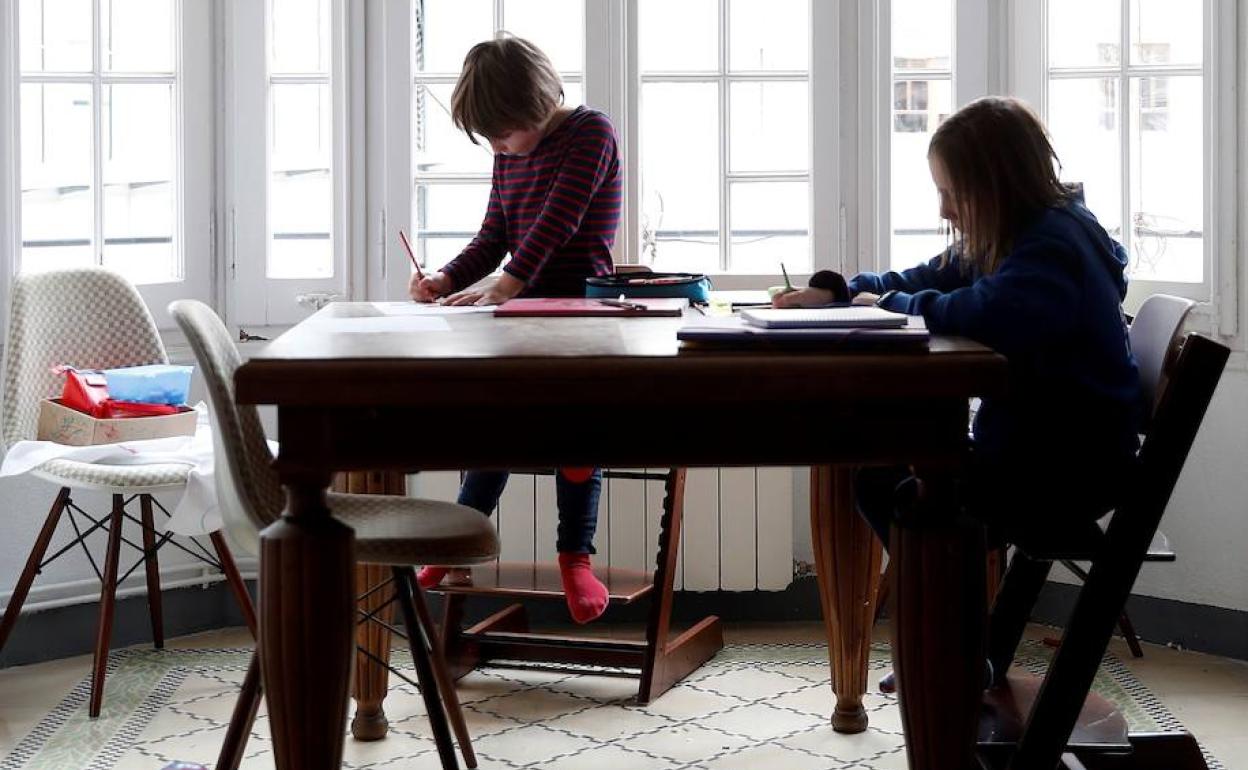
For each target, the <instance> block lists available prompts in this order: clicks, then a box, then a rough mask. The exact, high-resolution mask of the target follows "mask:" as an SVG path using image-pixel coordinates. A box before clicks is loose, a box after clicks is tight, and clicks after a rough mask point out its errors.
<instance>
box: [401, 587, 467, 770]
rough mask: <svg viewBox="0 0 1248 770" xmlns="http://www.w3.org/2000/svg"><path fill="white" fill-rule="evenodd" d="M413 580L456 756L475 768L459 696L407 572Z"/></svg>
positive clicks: (425, 608)
mask: <svg viewBox="0 0 1248 770" xmlns="http://www.w3.org/2000/svg"><path fill="white" fill-rule="evenodd" d="M408 570H409V573H410V576H411V577H412V578H413V582H412V585H413V587H414V588H413V590H412V603H413V604H414V605H415V608H416V619H417V620H418V621H419V622H420V625H421V626H422V627H423V628H424V631H425V636H426V637H428V639H429V651H430V655H429V657H430V659H431V663H432V664H433V675H434V677H436V678H437V680H438V690H439V691H440V692H441V693H442V702H443V704H445V706H446V715H447V717H448V718H450V720H451V729H452V730H454V731H455V738H456V740H458V741H459V753H460V754H462V755H463V756H464V764H465V765H467V766H468V767H469V768H474V767H476V766H477V754H476V752H475V751H473V749H472V736H471V735H470V734H469V733H468V725H467V723H466V722H464V710H463V708H462V707H461V706H460V705H459V695H458V694H457V693H456V692H455V680H454V679H452V678H451V672H450V670H449V669H447V667H446V657H445V656H444V655H443V654H442V645H441V644H439V643H438V629H437V626H435V625H434V624H433V616H432V615H430V613H429V606H428V605H427V604H426V603H425V592H424V591H422V590H421V588H420V586H419V585H418V584H416V583H415V581H414V578H415V574H416V573H415V570H412V569H411V568H408Z"/></svg>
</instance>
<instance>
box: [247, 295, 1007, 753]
mask: <svg viewBox="0 0 1248 770" xmlns="http://www.w3.org/2000/svg"><path fill="white" fill-rule="evenodd" d="M690 312H692V311H690ZM385 317H386V314H385V313H384V312H383V310H382V309H381V308H380V307H379V306H377V305H374V304H373V303H368V302H341V303H333V304H331V305H328V306H326V307H325V308H323V309H322V310H320V311H318V312H317V313H316V314H315V315H314V316H312V317H311V318H310V319H308V320H306V321H304V322H303V323H301V324H299V325H298V326H296V327H294V328H293V329H291V330H290V331H289V332H287V333H286V334H284V335H282V336H281V337H279V338H278V339H276V340H274V341H273V342H272V343H270V344H268V345H267V346H266V347H264V348H263V349H261V350H259V351H258V352H256V353H254V354H253V355H252V356H251V358H250V359H249V360H248V361H247V362H246V363H244V364H243V365H242V366H241V367H240V368H239V370H238V371H237V373H236V375H235V385H236V393H237V399H238V400H239V402H240V403H247V404H270V405H275V406H276V407H277V413H278V437H279V439H280V442H281V449H280V452H279V455H278V457H277V459H276V469H277V471H278V473H279V474H280V477H281V480H282V483H283V484H284V485H285V487H286V489H287V493H288V498H287V499H288V505H287V509H286V511H285V512H284V514H283V516H282V518H281V520H279V521H278V522H276V523H274V524H273V525H271V526H270V527H269V528H267V529H266V530H265V531H264V532H263V533H262V536H261V554H260V629H261V630H260V642H259V655H260V661H261V668H262V672H263V678H264V687H265V692H266V694H267V698H268V707H269V714H270V725H271V728H272V738H273V749H274V756H275V760H276V763H277V767H278V768H282V769H283V770H286V769H290V768H299V769H300V770H316V769H317V768H337V767H339V766H340V764H341V757H342V750H343V742H344V740H345V724H346V716H347V707H348V690H349V687H350V682H351V674H352V667H353V652H354V650H355V641H356V638H355V628H356V624H355V617H356V594H355V580H356V575H355V560H354V553H353V549H354V542H353V535H352V531H351V529H350V528H349V527H347V526H346V525H345V524H342V523H341V522H339V521H338V520H336V519H335V518H334V517H333V511H332V510H330V508H329V506H328V504H327V496H326V490H327V489H328V488H329V486H330V484H331V480H332V478H333V476H334V474H335V472H339V471H379V472H384V471H403V472H413V471H421V470H449V469H464V468H500V467H517V466H522V467H554V466H563V465H591V464H592V465H599V466H612V465H614V466H620V467H664V466H705V467H715V466H733V465H742V466H759V465H776V466H794V465H798V466H811V467H812V468H813V469H814V470H813V471H812V480H813V482H814V484H813V487H812V506H811V514H812V515H811V527H812V542H813V545H814V551H815V559H816V569H817V574H818V577H819V584H820V596H821V602H822V609H823V613H824V620H825V625H826V628H827V633H828V650H829V661H830V664H831V668H832V676H831V685H832V687H831V689H832V694H833V696H834V697H835V699H836V704H835V707H834V710H833V717H832V722H833V725H832V727H834V728H836V729H839V730H842V731H846V732H853V731H856V730H862V729H864V728H865V727H866V722H867V716H866V714H865V712H864V711H863V708H862V697H863V695H864V693H865V690H866V670H867V652H868V648H869V644H870V638H871V624H872V620H873V602H874V596H875V587H876V585H877V583H878V579H879V567H880V556H879V551H878V548H877V547H874V545H873V540H872V535H871V533H870V530H869V528H868V527H867V526H866V525H865V523H863V522H862V520H861V519H860V517H858V516H857V515H856V514H855V513H854V505H853V487H852V485H853V474H854V469H855V468H857V467H859V466H863V465H872V464H899V463H904V464H909V465H911V466H912V467H913V468H914V470H915V473H916V476H917V477H918V478H919V479H920V483H919V484H918V485H917V487H916V490H917V492H918V494H917V495H916V496H915V499H914V500H913V501H911V504H910V505H908V506H907V509H906V511H905V513H906V515H905V516H904V517H902V518H900V519H899V520H898V524H899V526H898V527H896V528H895V533H894V537H893V549H892V552H891V553H892V558H893V559H894V560H896V580H895V582H894V587H893V591H892V594H893V597H894V607H895V613H894V618H893V656H894V665H895V667H896V668H897V670H898V674H899V678H903V679H904V681H905V683H906V686H905V687H904V688H903V689H902V694H901V698H900V701H901V709H902V719H903V725H904V728H905V732H906V742H907V750H908V754H909V759H910V766H911V767H912V768H961V767H967V766H970V757H971V753H972V752H973V750H974V741H975V733H976V721H977V717H978V710H979V704H980V690H981V688H982V661H983V616H984V588H983V569H982V565H983V563H984V559H983V532H982V529H977V528H976V527H975V526H974V525H972V524H967V523H965V522H964V521H962V520H961V519H960V518H959V517H957V516H956V510H957V506H956V503H955V491H954V484H953V482H952V480H953V478H954V477H955V476H956V474H957V471H958V469H959V466H960V464H961V463H962V462H963V461H964V458H965V452H966V425H967V410H968V402H969V399H971V398H972V397H982V396H986V395H998V394H1000V393H1002V392H1004V389H1005V386H1006V367H1005V361H1004V359H1003V358H1002V357H1001V356H999V355H997V354H995V353H993V352H992V351H990V350H988V349H987V348H985V347H983V346H981V345H978V344H976V343H973V342H970V341H968V340H964V339H959V338H952V337H943V336H940V335H933V336H932V338H931V343H930V346H929V347H928V348H927V349H924V350H915V349H905V350H902V349H854V348H845V347H841V348H822V349H807V348H803V349H776V348H750V349H732V348H696V347H688V346H682V344H681V343H679V342H678V341H677V339H676V335H675V332H676V330H677V329H678V328H679V326H680V324H681V323H682V320H681V319H679V318H506V319H501V318H494V317H493V316H491V315H489V314H480V313H476V314H464V315H449V316H436V317H433V318H430V317H420V318H415V317H413V318H412V320H409V321H404V320H395V319H394V318H390V319H389V320H379V319H383V318H385ZM370 319H371V320H370ZM383 491H384V490H383ZM778 513H780V514H781V515H786V516H787V515H789V512H788V511H784V512H778ZM976 564H978V565H979V568H978V570H976V569H975V568H974V567H973V565H976ZM968 565H972V566H969V567H968ZM977 666H978V667H979V670H978V674H976V675H972V674H973V673H974V672H975V669H976V667H977ZM907 693H909V695H907Z"/></svg>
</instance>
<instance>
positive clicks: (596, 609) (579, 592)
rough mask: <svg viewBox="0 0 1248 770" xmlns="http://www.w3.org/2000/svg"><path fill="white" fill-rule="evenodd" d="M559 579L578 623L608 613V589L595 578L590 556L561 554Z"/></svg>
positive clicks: (574, 618)
mask: <svg viewBox="0 0 1248 770" xmlns="http://www.w3.org/2000/svg"><path fill="white" fill-rule="evenodd" d="M559 577H560V578H561V579H562V580H563V595H564V597H565V598H566V599H567V602H568V611H569V612H571V613H572V619H573V620H575V621H576V622H577V623H588V622H590V621H591V620H594V619H595V618H597V617H598V616H599V615H601V614H602V613H603V612H605V611H606V609H607V598H608V594H607V587H606V586H604V585H603V584H602V581H600V580H599V579H598V578H597V577H595V576H594V571H593V568H592V567H591V565H590V563H589V554H587V553H561V554H559Z"/></svg>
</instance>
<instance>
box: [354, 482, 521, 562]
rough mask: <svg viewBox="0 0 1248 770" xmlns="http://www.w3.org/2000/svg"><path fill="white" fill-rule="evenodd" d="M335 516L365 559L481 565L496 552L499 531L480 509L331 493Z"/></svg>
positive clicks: (425, 501) (384, 496)
mask: <svg viewBox="0 0 1248 770" xmlns="http://www.w3.org/2000/svg"><path fill="white" fill-rule="evenodd" d="M329 507H330V508H331V509H332V510H333V512H334V516H336V517H337V518H339V519H341V520H342V521H343V522H345V523H346V524H347V525H349V526H350V527H351V528H352V529H354V530H355V558H356V561H360V562H364V563H366V564H390V565H409V564H445V565H448V566H460V565H464V566H466V565H469V564H480V563H481V562H485V561H490V560H491V559H495V558H497V557H498V533H497V532H495V530H494V525H493V524H491V523H490V520H489V519H488V518H487V517H486V516H485V515H484V514H482V513H481V512H480V511H476V510H473V509H472V508H469V507H467V506H464V505H458V504H456V503H447V502H442V501H439V500H418V499H415V498H411V497H400V496H397V495H353V494H343V493H337V492H331V493H330V494H329Z"/></svg>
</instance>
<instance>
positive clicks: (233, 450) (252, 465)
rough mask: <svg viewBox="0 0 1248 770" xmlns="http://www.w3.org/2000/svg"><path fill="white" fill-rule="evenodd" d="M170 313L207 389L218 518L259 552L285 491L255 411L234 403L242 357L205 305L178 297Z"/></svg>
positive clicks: (245, 546)
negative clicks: (219, 514) (190, 351)
mask: <svg viewBox="0 0 1248 770" xmlns="http://www.w3.org/2000/svg"><path fill="white" fill-rule="evenodd" d="M169 314H170V315H172V316H173V319H174V321H176V322H177V324H178V326H179V327H180V328H181V329H182V332H183V333H184V334H186V339H187V342H188V343H190V346H191V350H193V351H194V353H195V359H196V361H197V362H198V363H199V368H200V371H201V372H202V373H203V377H204V383H205V385H206V386H207V389H208V400H209V402H210V404H211V406H212V409H211V415H212V441H213V450H214V458H215V466H216V467H215V471H216V474H215V475H216V485H217V501H218V504H219V505H220V506H221V513H222V518H223V519H224V520H225V525H226V528H227V529H228V530H229V532H230V535H231V536H232V537H233V538H234V540H235V541H236V542H237V543H238V544H239V545H240V546H242V547H244V548H246V549H248V550H250V551H252V552H253V553H258V551H259V542H260V541H259V532H260V530H262V529H264V528H265V527H267V526H268V525H269V524H271V523H272V522H273V521H275V520H276V519H277V517H278V516H280V515H281V513H282V507H283V506H284V505H285V493H284V492H283V491H282V486H281V483H280V482H279V481H278V477H277V472H276V471H274V470H273V453H272V452H270V451H269V445H268V442H267V441H266V440H265V437H264V428H263V427H262V426H261V424H260V414H259V412H257V410H256V407H255V406H253V405H250V404H237V403H235V401H234V372H235V371H236V370H237V369H238V367H239V366H240V365H241V364H242V357H241V356H240V355H239V354H238V348H236V347H234V342H233V340H231V339H230V333H229V331H228V330H226V328H225V324H223V323H221V319H220V318H218V317H217V314H216V313H214V312H213V311H212V308H210V307H208V306H207V305H205V304H204V303H202V302H198V301H196V300H178V301H177V302H174V303H172V304H170V305H169Z"/></svg>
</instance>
